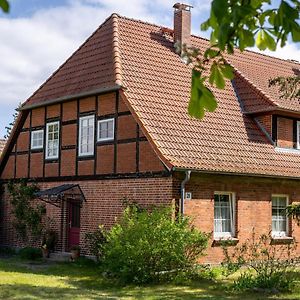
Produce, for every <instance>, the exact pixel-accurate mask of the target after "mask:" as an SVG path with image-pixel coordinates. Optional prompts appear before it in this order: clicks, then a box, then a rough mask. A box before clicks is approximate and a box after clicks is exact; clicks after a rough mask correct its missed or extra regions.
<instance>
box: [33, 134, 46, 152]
mask: <svg viewBox="0 0 300 300" xmlns="http://www.w3.org/2000/svg"><path fill="white" fill-rule="evenodd" d="M39 133H42V145H38V146H33V136H34V135H35V134H39ZM43 147H44V129H39V130H33V131H31V146H30V149H32V150H36V149H43Z"/></svg>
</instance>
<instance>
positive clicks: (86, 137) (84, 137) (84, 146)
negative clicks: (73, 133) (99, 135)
mask: <svg viewBox="0 0 300 300" xmlns="http://www.w3.org/2000/svg"><path fill="white" fill-rule="evenodd" d="M94 135H95V116H87V117H81V118H80V119H79V145H78V147H79V149H78V154H79V156H86V155H94Z"/></svg>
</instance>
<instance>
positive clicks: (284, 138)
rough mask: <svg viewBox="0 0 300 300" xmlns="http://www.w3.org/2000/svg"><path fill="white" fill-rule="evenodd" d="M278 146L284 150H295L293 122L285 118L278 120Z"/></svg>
mask: <svg viewBox="0 0 300 300" xmlns="http://www.w3.org/2000/svg"><path fill="white" fill-rule="evenodd" d="M277 145H278V146H279V147H284V148H293V145H294V142H293V120H292V119H287V118H284V117H278V119H277Z"/></svg>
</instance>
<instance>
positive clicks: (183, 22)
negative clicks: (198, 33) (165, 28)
mask: <svg viewBox="0 0 300 300" xmlns="http://www.w3.org/2000/svg"><path fill="white" fill-rule="evenodd" d="M173 8H174V43H177V44H178V43H179V45H180V46H182V45H183V44H187V45H190V42H191V8H192V6H191V5H188V4H181V3H175V4H174V5H173Z"/></svg>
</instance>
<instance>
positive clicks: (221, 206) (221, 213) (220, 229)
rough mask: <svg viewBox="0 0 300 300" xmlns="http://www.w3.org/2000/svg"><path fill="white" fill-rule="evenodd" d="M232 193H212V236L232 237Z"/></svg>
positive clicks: (233, 207)
mask: <svg viewBox="0 0 300 300" xmlns="http://www.w3.org/2000/svg"><path fill="white" fill-rule="evenodd" d="M234 204H235V203H234V194H233V193H228V192H216V193H215V195H214V237H215V238H224V237H233V236H234V234H235V232H234V231H235V229H234V221H235V205H234Z"/></svg>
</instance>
